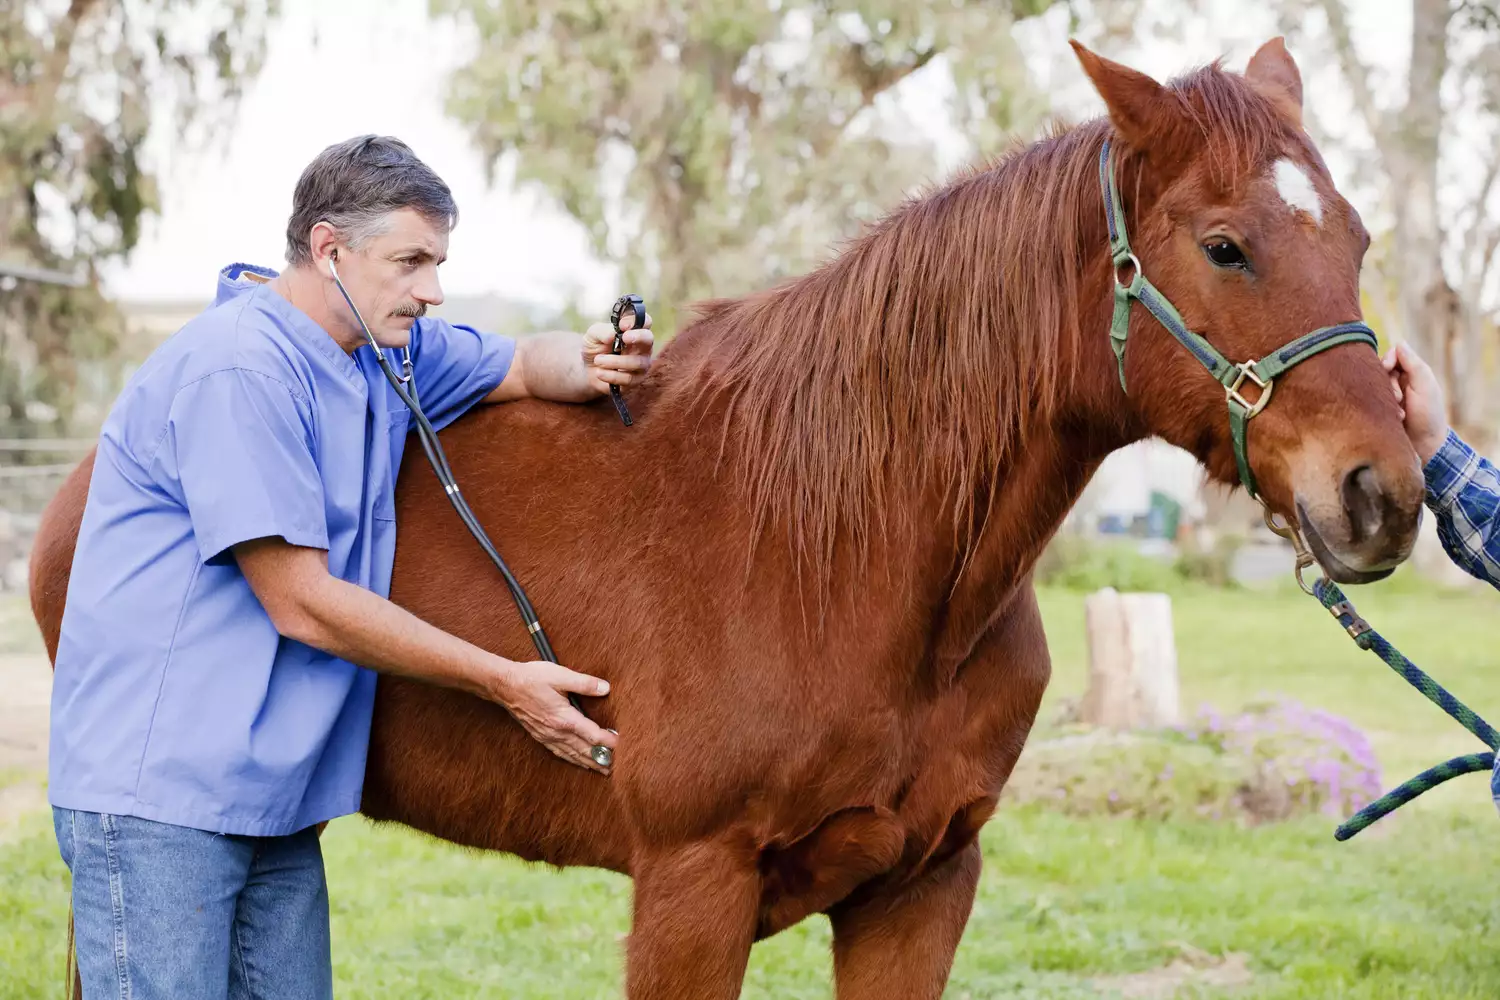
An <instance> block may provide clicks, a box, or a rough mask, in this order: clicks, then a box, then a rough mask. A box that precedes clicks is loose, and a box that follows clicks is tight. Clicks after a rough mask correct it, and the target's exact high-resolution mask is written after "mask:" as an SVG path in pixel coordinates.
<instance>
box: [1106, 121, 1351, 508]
mask: <svg viewBox="0 0 1500 1000" xmlns="http://www.w3.org/2000/svg"><path fill="white" fill-rule="evenodd" d="M1099 186H1100V188H1101V190H1102V191H1103V192H1104V214H1105V218H1106V219H1107V220H1108V222H1109V253H1110V259H1111V261H1112V262H1113V264H1114V282H1115V311H1114V317H1113V318H1112V320H1111V321H1110V326H1109V339H1110V345H1111V346H1112V347H1113V348H1114V352H1115V360H1116V362H1117V363H1118V365H1119V368H1120V388H1121V389H1124V390H1125V391H1126V392H1129V389H1128V388H1127V387H1126V385H1125V342H1126V340H1127V339H1128V337H1129V336H1130V306H1131V301H1132V300H1135V301H1139V302H1140V304H1141V305H1143V306H1145V307H1146V310H1147V311H1148V312H1150V313H1151V315H1153V316H1155V317H1156V319H1157V321H1158V322H1159V323H1161V325H1162V326H1164V327H1166V329H1167V332H1168V333H1170V334H1171V335H1172V336H1174V337H1176V338H1177V340H1178V342H1179V343H1181V344H1182V346H1183V347H1186V348H1187V349H1188V351H1189V352H1191V353H1192V355H1193V357H1195V358H1197V359H1198V362H1199V363H1200V364H1202V365H1203V367H1204V368H1207V369H1208V373H1209V374H1210V375H1212V376H1213V377H1214V378H1215V379H1217V380H1218V382H1219V384H1220V385H1222V386H1223V387H1224V392H1225V395H1226V397H1227V399H1228V403H1229V434H1230V438H1231V439H1232V440H1233V442H1234V461H1235V464H1236V465H1237V466H1238V467H1239V473H1240V482H1241V483H1243V484H1244V486H1245V489H1246V490H1248V491H1249V492H1250V495H1251V496H1252V497H1255V498H1256V499H1257V500H1258V499H1260V497H1259V495H1258V491H1257V489H1256V484H1255V476H1254V474H1253V473H1252V472H1251V471H1250V460H1249V458H1248V456H1247V454H1246V430H1247V429H1248V427H1249V424H1250V420H1251V418H1252V417H1254V416H1255V415H1256V414H1257V413H1259V412H1260V411H1261V410H1263V409H1265V408H1266V404H1267V403H1269V402H1270V401H1271V390H1272V389H1273V388H1274V387H1275V384H1276V378H1277V377H1278V376H1280V375H1281V374H1282V373H1284V372H1285V371H1286V370H1287V369H1289V368H1291V367H1293V366H1294V365H1298V364H1301V363H1302V362H1303V361H1306V360H1307V359H1308V358H1310V357H1312V356H1313V355H1315V354H1319V353H1321V352H1323V351H1326V350H1328V349H1329V348H1332V347H1338V346H1339V345H1341V344H1349V343H1355V342H1362V343H1366V344H1369V345H1370V347H1371V349H1373V350H1377V351H1378V350H1379V342H1378V341H1377V340H1376V339H1375V331H1374V330H1371V329H1370V328H1369V327H1368V326H1366V325H1365V324H1364V323H1362V322H1359V321H1354V322H1350V323H1339V324H1337V325H1335V326H1325V327H1322V328H1321V329H1318V330H1314V331H1312V332H1311V333H1308V334H1304V335H1303V336H1301V337H1298V338H1297V339H1296V340H1294V341H1292V342H1291V343H1290V344H1287V345H1286V346H1285V347H1283V348H1281V349H1280V350H1279V351H1277V352H1275V353H1274V354H1271V355H1270V356H1268V357H1266V358H1263V359H1260V360H1257V359H1255V358H1251V359H1250V360H1248V361H1242V362H1238V363H1236V362H1233V361H1230V360H1229V359H1228V358H1226V357H1224V355H1223V354H1221V353H1219V351H1218V350H1217V349H1216V348H1215V347H1214V346H1213V345H1212V344H1210V343H1209V342H1208V341H1207V340H1206V339H1205V338H1204V337H1203V336H1202V335H1201V334H1197V333H1194V332H1193V331H1192V330H1190V329H1188V325H1187V324H1186V323H1185V322H1183V319H1182V314H1181V313H1179V312H1178V311H1177V310H1176V309H1175V308H1174V307H1173V305H1172V303H1171V302H1169V301H1168V300H1167V297H1166V296H1165V295H1163V294H1162V293H1161V292H1160V291H1158V290H1157V288H1156V286H1155V285H1153V284H1151V282H1150V281H1148V280H1146V275H1145V274H1144V273H1143V272H1142V271H1141V262H1140V260H1139V259H1138V258H1137V257H1136V255H1135V253H1134V252H1132V251H1131V249H1130V239H1129V237H1128V236H1126V234H1125V209H1124V208H1123V207H1122V206H1121V204H1120V191H1119V188H1118V187H1117V186H1116V183H1115V170H1114V158H1113V156H1112V155H1111V152H1110V143H1109V140H1108V139H1106V140H1105V141H1104V148H1103V149H1102V150H1101V151H1100V153H1099ZM1127 268H1129V269H1130V272H1131V274H1130V278H1129V280H1128V281H1126V280H1122V272H1124V271H1125V270H1126V269H1127ZM1247 381H1248V382H1251V383H1254V384H1255V385H1256V386H1257V387H1258V388H1259V389H1260V395H1259V396H1258V397H1257V398H1256V400H1255V402H1253V403H1252V402H1250V401H1249V400H1248V399H1246V398H1245V397H1244V396H1243V395H1241V393H1240V390H1241V388H1243V387H1244V385H1245V383H1246V382H1247Z"/></svg>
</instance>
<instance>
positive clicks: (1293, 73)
mask: <svg viewBox="0 0 1500 1000" xmlns="http://www.w3.org/2000/svg"><path fill="white" fill-rule="evenodd" d="M1245 79H1246V80H1249V81H1250V85H1251V86H1253V87H1254V88H1255V89H1256V90H1258V91H1260V92H1261V93H1262V94H1265V95H1266V96H1267V97H1269V98H1270V99H1271V100H1273V101H1275V102H1276V103H1277V104H1279V105H1280V106H1281V108H1282V110H1284V111H1285V112H1286V113H1287V114H1288V115H1290V116H1291V118H1292V120H1293V121H1295V122H1296V123H1297V124H1298V125H1301V124H1302V73H1301V71H1300V70H1298V69H1297V63H1296V61H1295V60H1293V59H1292V54H1291V53H1290V52H1288V51H1287V50H1286V40H1285V39H1282V38H1279V37H1278V38H1273V39H1271V40H1270V41H1269V42H1267V43H1266V44H1264V45H1262V46H1261V47H1260V48H1259V49H1257V50H1256V52H1255V55H1253V56H1251V57H1250V64H1249V65H1248V66H1246V67H1245Z"/></svg>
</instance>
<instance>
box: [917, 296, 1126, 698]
mask: <svg viewBox="0 0 1500 1000" xmlns="http://www.w3.org/2000/svg"><path fill="white" fill-rule="evenodd" d="M1086 287H1088V286H1086ZM1089 292H1090V294H1089V295H1088V297H1087V299H1086V301H1088V302H1091V303H1092V302H1097V303H1098V305H1097V307H1094V306H1089V307H1087V308H1085V309H1083V310H1082V319H1083V322H1084V324H1085V326H1084V329H1083V335H1082V337H1081V338H1080V340H1079V342H1078V343H1079V352H1080V356H1079V357H1078V358H1077V359H1076V364H1077V374H1076V376H1075V377H1074V379H1073V383H1072V387H1071V389H1070V390H1069V391H1068V392H1067V394H1066V395H1065V397H1064V398H1063V399H1060V400H1059V401H1058V408H1057V410H1056V411H1055V413H1054V415H1053V418H1052V420H1051V421H1050V422H1049V423H1048V424H1047V425H1046V426H1045V427H1041V428H1039V429H1038V430H1037V432H1036V433H1034V434H1032V435H1031V436H1029V437H1028V438H1027V439H1026V440H1025V441H1024V442H1023V443H1022V444H1021V446H1020V447H1018V448H1016V449H1015V450H1014V451H1013V452H1012V454H1011V455H1010V456H1009V458H1008V460H1007V461H1006V463H1005V464H1004V465H1002V467H1001V468H999V469H997V470H996V472H995V475H996V482H995V485H994V493H993V501H992V502H991V504H990V506H989V509H988V513H987V516H986V517H985V518H984V521H983V522H982V523H983V528H982V531H981V533H980V535H979V537H978V540H977V542H976V543H975V544H974V545H973V546H972V547H971V548H970V550H969V551H968V552H957V553H955V557H954V562H953V570H952V572H951V574H950V577H949V579H948V580H947V581H946V582H945V587H946V590H945V598H944V600H943V601H942V603H941V604H940V605H939V607H940V612H939V613H940V615H941V617H942V622H941V626H940V628H938V629H935V630H934V635H935V639H934V647H933V650H932V653H933V656H932V662H933V665H934V668H935V669H936V670H937V672H938V673H939V674H940V675H944V676H951V675H952V673H953V671H956V670H957V668H958V666H959V664H961V663H962V662H963V660H964V659H965V658H966V657H967V656H968V655H969V653H970V652H971V651H972V650H973V648H974V646H975V644H976V643H977V642H978V641H979V640H980V639H981V638H982V637H983V635H984V633H985V631H986V630H987V629H988V628H989V626H990V625H991V624H992V623H993V622H994V621H995V620H996V618H997V617H998V616H999V615H1000V614H1001V613H1002V612H1003V611H1004V610H1005V608H1006V607H1008V605H1009V603H1010V600H1011V599H1012V598H1013V597H1014V596H1015V595H1016V594H1017V591H1018V588H1020V587H1023V586H1030V582H1031V572H1032V570H1033V568H1034V567H1035V566H1036V562H1037V560H1038V558H1039V557H1040V556H1041V554H1042V552H1043V550H1044V549H1045V548H1046V546H1047V543H1048V542H1049V541H1050V540H1051V539H1052V537H1053V535H1054V534H1055V533H1056V531H1057V530H1058V528H1059V527H1060V526H1061V525H1062V522H1063V520H1064V518H1066V517H1067V515H1068V512H1069V511H1070V510H1071V509H1072V507H1073V505H1074V504H1075V503H1076V502H1077V501H1078V498H1079V497H1080V496H1081V495H1082V493H1083V490H1084V487H1085V486H1087V485H1088V482H1089V480H1090V479H1091V478H1092V477H1093V475H1094V473H1095V472H1096V471H1097V470H1098V468H1099V466H1100V464H1101V463H1102V462H1103V461H1104V459H1105V458H1106V457H1108V455H1109V454H1110V453H1111V452H1112V451H1114V450H1116V449H1118V448H1122V447H1124V446H1126V445H1128V444H1130V443H1132V442H1134V441H1136V440H1139V439H1141V438H1142V437H1144V436H1145V428H1144V427H1143V426H1142V425H1141V424H1140V422H1139V418H1138V417H1137V416H1135V415H1134V414H1133V413H1132V412H1131V410H1130V408H1129V407H1128V406H1127V405H1126V404H1125V403H1124V401H1122V400H1121V399H1120V398H1119V392H1120V389H1119V384H1118V382H1116V381H1115V368H1114V358H1113V356H1112V354H1111V353H1110V348H1109V346H1108V342H1109V338H1108V336H1107V332H1106V331H1107V320H1108V313H1109V303H1108V294H1107V290H1106V289H1105V286H1103V285H1102V284H1101V285H1100V286H1099V289H1098V294H1093V292H1094V289H1093V288H1092V287H1089ZM1090 330H1096V331H1098V333H1097V336H1095V337H1090V336H1089V331H1090Z"/></svg>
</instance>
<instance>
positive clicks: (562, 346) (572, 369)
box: [516, 330, 597, 403]
mask: <svg viewBox="0 0 1500 1000" xmlns="http://www.w3.org/2000/svg"><path fill="white" fill-rule="evenodd" d="M516 350H517V351H518V352H520V351H525V352H526V357H525V359H524V361H523V364H524V365H525V370H526V390H527V393H528V394H529V395H531V396H534V397H536V398H537V399H550V400H554V401H556V402H559V403H584V402H587V401H588V400H590V399H593V398H594V397H595V396H596V395H597V393H595V392H594V391H593V390H592V389H591V388H589V379H588V373H587V372H586V371H584V367H583V337H582V336H580V335H579V334H576V333H568V332H567V331H562V330H559V331H553V332H550V333H538V334H534V335H532V336H530V337H526V338H525V339H523V340H522V341H521V342H520V343H519V344H517V345H516Z"/></svg>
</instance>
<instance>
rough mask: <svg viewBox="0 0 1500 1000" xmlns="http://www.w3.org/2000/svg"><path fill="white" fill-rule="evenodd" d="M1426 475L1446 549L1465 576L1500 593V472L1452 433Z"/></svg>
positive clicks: (1430, 463) (1434, 511)
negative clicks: (1484, 583)
mask: <svg viewBox="0 0 1500 1000" xmlns="http://www.w3.org/2000/svg"><path fill="white" fill-rule="evenodd" d="M1422 471H1423V473H1424V475H1425V476H1426V478H1427V506H1428V507H1430V508H1431V509H1432V512H1433V513H1434V514H1436V515H1437V526H1438V537H1439V538H1440V539H1442V542H1443V548H1444V549H1445V550H1446V551H1447V553H1448V555H1449V556H1450V557H1451V558H1452V559H1453V561H1454V562H1456V563H1457V564H1458V565H1459V566H1461V567H1463V569H1464V571H1465V572H1467V573H1469V574H1470V575H1472V576H1476V577H1478V578H1479V579H1481V580H1485V581H1487V582H1488V583H1490V584H1493V585H1494V586H1495V587H1496V588H1497V589H1500V472H1497V470H1496V469H1495V466H1494V465H1492V464H1491V463H1490V462H1488V461H1486V460H1485V459H1482V458H1480V457H1479V456H1478V455H1476V454H1475V453H1474V449H1472V448H1470V447H1469V446H1468V445H1466V444H1464V442H1463V441H1462V440H1461V439H1460V438H1459V436H1458V435H1457V434H1455V433H1453V432H1452V431H1451V430H1450V431H1449V432H1448V439H1447V440H1446V441H1444V442H1443V446H1442V448H1440V449H1438V453H1437V454H1436V455H1434V456H1432V460H1431V461H1430V462H1428V463H1427V467H1426V468H1425V469H1423V470H1422Z"/></svg>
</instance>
